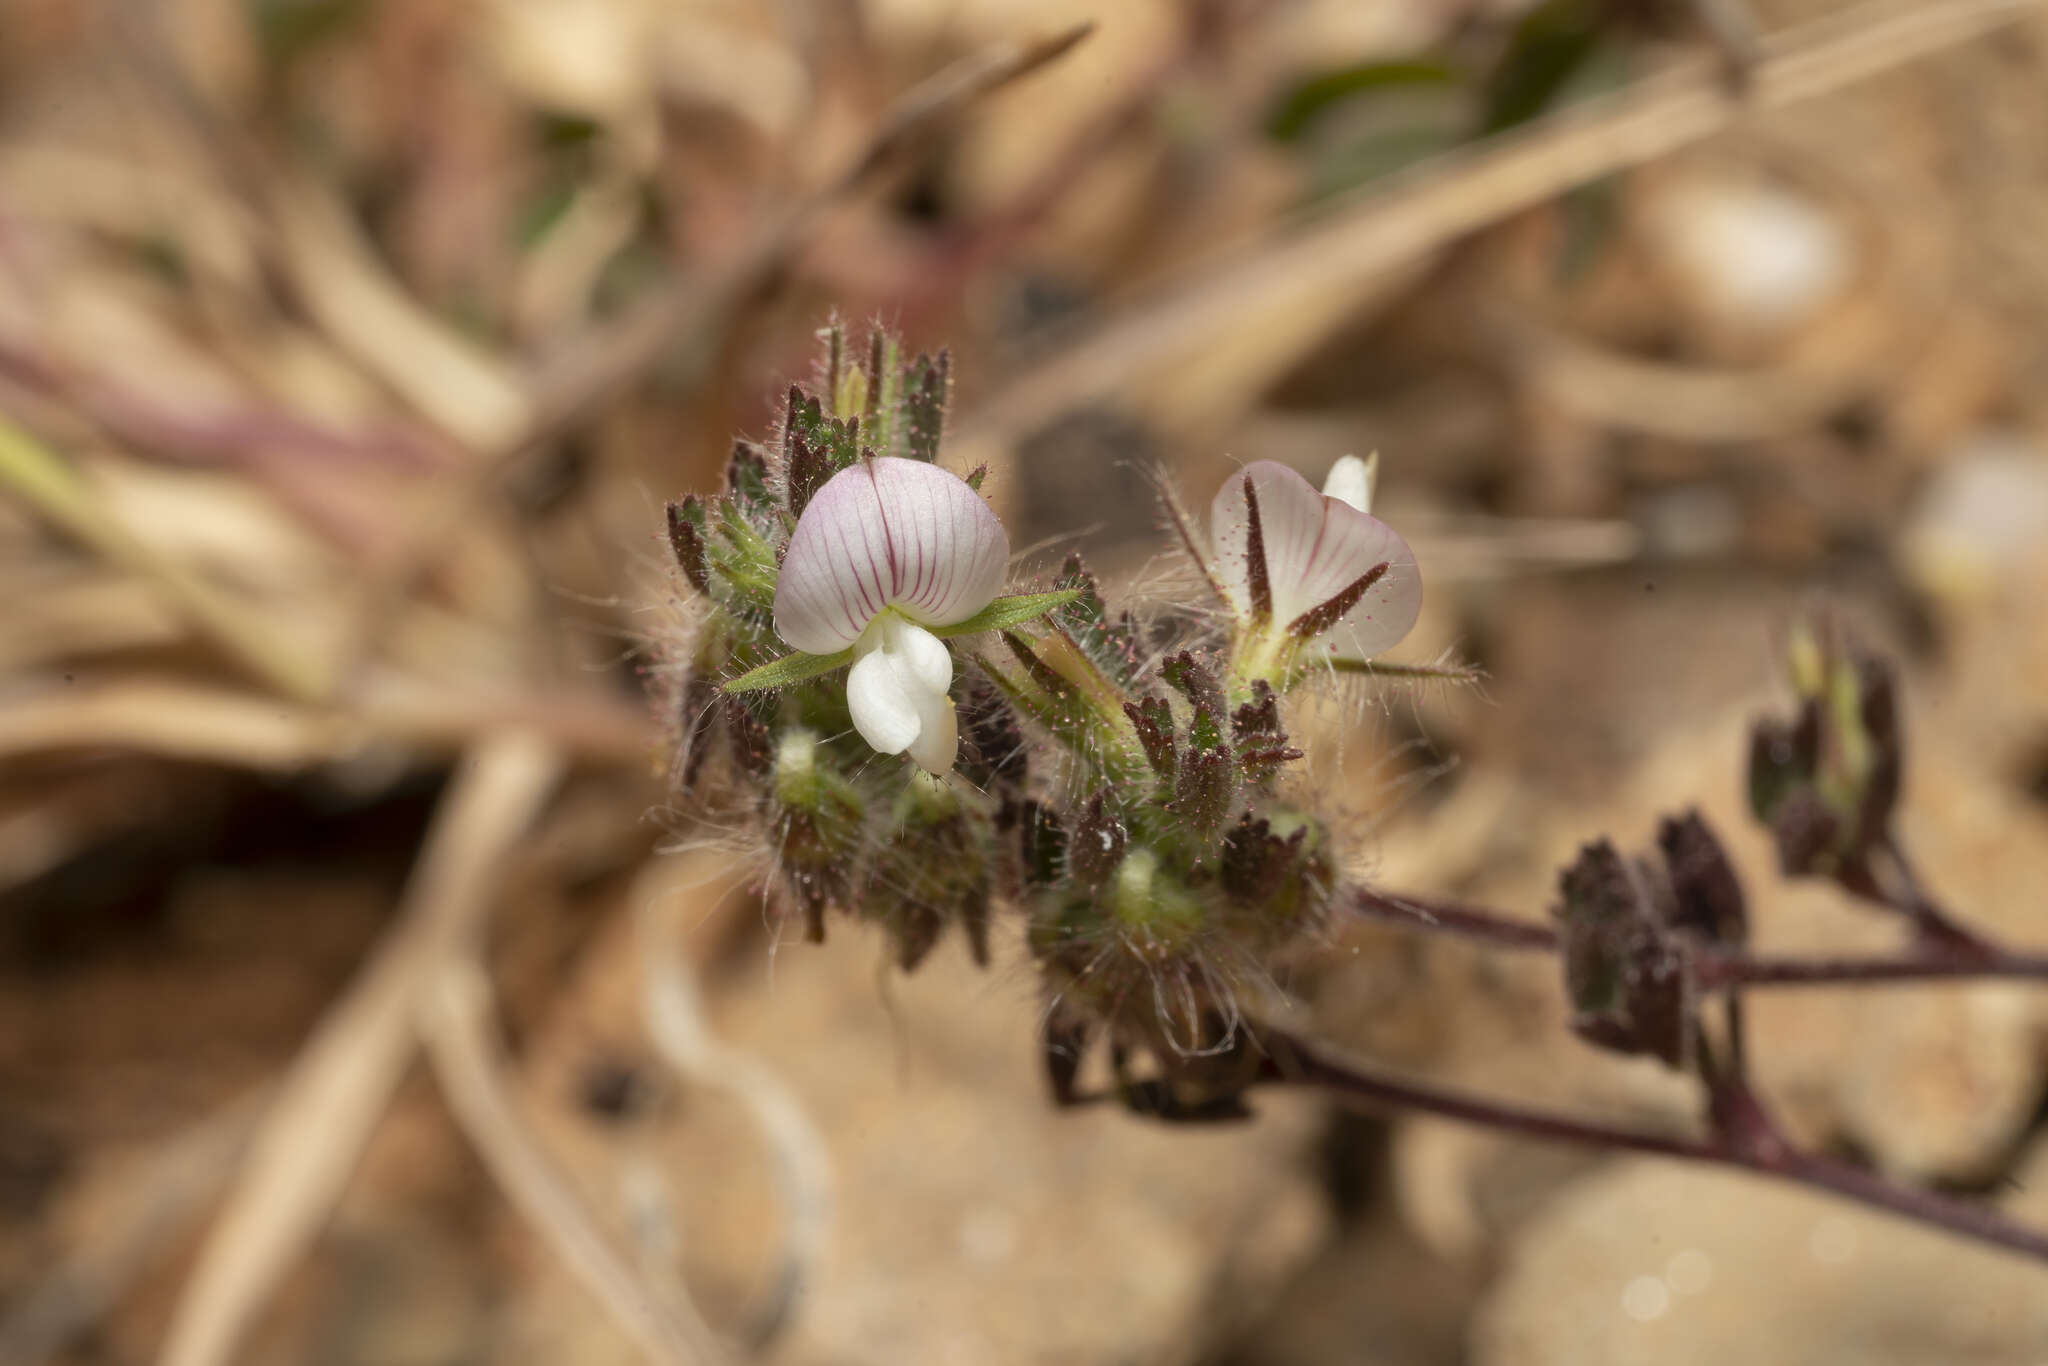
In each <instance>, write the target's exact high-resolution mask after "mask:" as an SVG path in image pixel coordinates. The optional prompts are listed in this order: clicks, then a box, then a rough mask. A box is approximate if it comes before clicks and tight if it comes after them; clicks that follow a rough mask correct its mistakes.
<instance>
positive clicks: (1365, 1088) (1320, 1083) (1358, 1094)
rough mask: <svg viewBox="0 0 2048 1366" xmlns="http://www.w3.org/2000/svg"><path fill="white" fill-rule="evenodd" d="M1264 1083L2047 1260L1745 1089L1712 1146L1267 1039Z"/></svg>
mask: <svg viewBox="0 0 2048 1366" xmlns="http://www.w3.org/2000/svg"><path fill="white" fill-rule="evenodd" d="M1261 1037H1262V1039H1263V1041H1264V1043H1265V1045H1266V1047H1267V1050H1268V1060H1267V1072H1266V1076H1265V1077H1264V1078H1263V1080H1265V1081H1267V1082H1268V1083H1272V1084H1280V1085H1293V1086H1308V1087H1314V1088H1316V1089H1318V1090H1322V1091H1328V1092H1331V1093H1333V1094H1336V1095H1339V1096H1342V1097H1345V1098H1346V1099H1349V1100H1354V1101H1358V1102H1362V1103H1364V1104H1367V1105H1384V1106H1390V1107H1398V1108H1401V1109H1405V1110H1419V1111H1422V1112H1424V1113H1426V1114H1434V1115H1442V1116H1443V1117H1445V1118H1446V1119H1455V1120H1460V1121H1462V1122H1464V1123H1467V1124H1477V1125H1481V1126H1483V1127H1486V1128H1489V1129H1496V1130H1499V1131H1501V1132H1503V1133H1512V1134H1519V1135H1521V1136H1522V1137H1524V1138H1532V1139H1536V1140H1538V1141H1541V1142H1546V1143H1571V1144H1577V1145H1580V1146H1584V1147H1597V1148H1607V1149H1616V1150H1621V1151H1625V1152H1638V1153H1648V1154H1651V1155H1653V1156H1656V1157H1670V1158H1677V1159H1680V1160H1682V1161H1687V1162H1702V1163H1708V1164H1711V1165H1714V1166H1720V1167H1732V1168H1736V1169H1739V1170H1742V1171H1750V1172H1755V1173H1757V1174H1758V1175H1761V1176H1769V1177H1775V1178H1776V1179H1778V1180H1780V1181H1786V1182H1790V1183H1792V1184H1794V1185H1801V1186H1808V1187H1813V1188H1818V1189H1821V1190H1826V1191H1830V1192H1832V1193H1834V1194H1836V1195H1839V1196H1841V1197H1843V1198H1845V1199H1848V1200H1853V1201H1855V1202H1856V1203H1858V1204H1862V1205H1867V1206H1870V1207H1871V1208H1873V1209H1880V1210H1884V1211H1885V1212H1887V1213H1889V1214H1895V1215H1898V1216H1900V1217H1901V1218H1906V1219H1911V1220H1913V1221H1914V1222H1916V1223H1921V1224H1925V1225H1927V1226H1929V1227H1931V1228H1938V1229H1942V1230H1944V1231H1945V1232H1948V1233H1952V1234H1955V1235H1956V1236H1958V1237H1962V1238H1970V1239H1974V1240H1976V1241H1978V1242H1982V1243H1990V1244H1993V1245H1996V1246H1998V1247H2003V1248H2009V1249H2011V1250H2013V1251H2015V1252H2021V1253H2024V1254H2026V1255H2027V1256H2030V1257H2033V1258H2035V1259H2037V1260H2040V1261H2048V1233H2043V1232H2041V1231H2040V1230H2037V1229H2032V1228H2028V1227H2027V1226H2026V1225H2024V1224H2020V1223H2017V1222H2015V1221H2013V1220H2011V1219H2008V1218H2006V1217H2005V1216H2004V1215H2002V1214H2000V1213H1999V1212H1998V1211H1997V1210H1994V1209H1990V1208H1987V1207H1985V1206H1983V1205H1977V1204H1971V1203H1969V1202H1966V1201H1963V1200H1958V1199H1954V1198H1951V1197H1949V1196H1945V1195H1939V1194H1936V1193H1935V1192H1933V1191H1927V1190H1919V1189H1916V1188H1913V1187H1907V1186H1895V1185H1893V1184H1892V1183H1891V1182H1889V1181H1886V1180H1885V1179H1884V1178H1882V1177H1880V1176H1877V1175H1875V1174H1873V1173H1871V1172H1869V1171H1867V1170H1865V1169H1863V1168H1861V1167H1853V1166H1850V1165H1849V1164H1847V1163H1845V1162H1838V1161H1835V1160H1833V1159H1831V1158H1825V1157H1818V1156H1815V1155H1814V1154H1811V1153H1806V1152H1802V1151H1800V1150H1799V1149H1797V1148H1794V1147H1792V1146H1791V1145H1790V1144H1789V1143H1786V1142H1785V1141H1784V1140H1783V1139H1782V1138H1780V1137H1779V1135H1778V1133H1777V1130H1776V1127H1775V1126H1774V1125H1773V1124H1771V1122H1770V1120H1769V1117H1768V1116H1767V1115H1766V1114H1765V1113H1764V1111H1763V1110H1762V1107H1761V1106H1760V1105H1758V1104H1756V1102H1755V1099H1754V1097H1753V1096H1751V1095H1750V1093H1749V1092H1748V1091H1747V1090H1746V1088H1745V1089H1742V1090H1740V1091H1739V1092H1738V1093H1736V1094H1734V1095H1733V1096H1732V1097H1730V1098H1727V1099H1728V1103H1724V1104H1717V1105H1716V1106H1715V1107H1714V1110H1715V1113H1716V1115H1717V1116H1718V1117H1719V1118H1718V1119H1717V1132H1716V1133H1714V1134H1712V1135H1710V1136H1709V1137H1707V1138H1689V1137H1685V1136H1682V1135H1674V1134H1659V1133H1648V1132H1644V1131H1642V1130H1637V1129H1629V1128H1624V1127H1621V1126H1619V1125H1614V1124H1608V1123H1604V1122H1602V1121H1599V1120H1591V1119H1580V1118H1577V1117H1574V1116H1571V1115H1562V1114H1557V1113H1555V1112H1553V1111H1548V1110H1537V1109H1524V1108H1523V1107H1521V1106H1519V1105H1514V1104H1510V1103H1506V1102H1501V1101H1495V1100H1486V1099H1482V1098H1479V1097H1475V1096H1468V1095H1461V1094H1459V1093H1458V1092H1455V1091H1449V1090H1444V1089H1441V1088H1438V1087H1434V1086H1426V1085H1423V1084H1421V1083H1417V1082H1411V1081H1406V1080H1401V1079H1396V1078H1393V1077H1388V1076H1382V1075H1380V1074H1378V1073H1375V1072H1372V1071H1370V1070H1368V1069H1365V1068H1362V1067H1359V1066H1357V1065H1356V1064H1353V1063H1350V1062H1346V1061H1342V1060H1339V1059H1337V1058H1334V1057H1331V1056H1330V1055H1328V1054H1325V1053H1323V1052H1321V1051H1320V1050H1318V1049H1316V1048H1315V1047H1313V1046H1312V1045H1310V1044H1307V1043H1304V1042H1303V1041H1301V1040H1300V1039H1297V1038H1294V1037H1292V1036H1290V1035H1286V1034H1281V1033H1278V1032H1273V1031H1268V1032H1266V1033H1264V1034H1263V1035H1262V1036H1261Z"/></svg>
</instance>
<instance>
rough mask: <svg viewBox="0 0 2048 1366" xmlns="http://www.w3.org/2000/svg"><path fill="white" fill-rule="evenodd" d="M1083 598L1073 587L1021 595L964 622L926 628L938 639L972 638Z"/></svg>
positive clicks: (996, 601) (1006, 599)
mask: <svg viewBox="0 0 2048 1366" xmlns="http://www.w3.org/2000/svg"><path fill="white" fill-rule="evenodd" d="M1080 596H1081V593H1080V590H1079V589H1074V588H1066V589H1062V590H1060V591H1059V592H1057V593H1019V594H1018V595H1016V596H1015V597H1009V598H997V599H996V600H995V601H994V602H992V603H990V604H989V605H988V606H986V607H984V608H982V609H981V610H980V611H979V612H976V613H975V614H974V615H973V616H971V617H969V618H968V619H967V620H965V621H956V622H954V623H953V624H952V625H951V626H928V627H926V628H925V629H926V630H928V631H930V632H931V633H932V634H933V635H935V636H971V635H973V634H974V633H975V632H976V631H1001V630H1006V629H1008V628H1009V627H1012V626H1017V625H1020V624H1022V623H1024V622H1027V621H1030V620H1032V619H1033V618H1035V617H1042V616H1044V615H1045V614H1046V613H1047V612H1052V611H1056V610H1058V609H1059V608H1062V607H1065V606H1066V605H1067V604H1068V603H1070V602H1072V601H1073V600H1074V599H1076V598H1078V597H1080Z"/></svg>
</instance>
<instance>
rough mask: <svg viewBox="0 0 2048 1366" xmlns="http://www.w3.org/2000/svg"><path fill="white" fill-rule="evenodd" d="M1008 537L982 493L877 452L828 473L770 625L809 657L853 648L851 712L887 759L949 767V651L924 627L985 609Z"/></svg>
mask: <svg viewBox="0 0 2048 1366" xmlns="http://www.w3.org/2000/svg"><path fill="white" fill-rule="evenodd" d="M1009 558H1010V538H1009V536H1008V535H1007V534H1006V533H1005V532H1004V531H1003V524H1002V523H1001V522H999V521H997V520H996V515H995V513H993V512H991V511H990V510H989V506H988V504H987V503H984V502H983V501H982V500H981V495H980V494H978V493H976V492H975V491H974V490H973V489H971V488H969V487H968V486H967V483H966V481H965V480H963V479H961V478H960V477H959V476H958V475H954V474H949V473H947V472H946V471H945V470H942V469H940V468H939V467H938V466H937V465H931V464H927V463H925V462H924V461H922V460H903V459H898V458H896V457H893V456H882V457H877V458H875V459H871V460H863V461H862V462H861V463H859V464H857V465H853V466H849V467H848V468H846V469H843V470H841V471H840V472H839V473H838V474H835V475H833V476H832V478H831V479H829V480H827V481H826V483H825V486H824V487H823V488H821V489H819V490H818V491H817V493H816V494H815V495H814V496H813V497H812V498H811V501H810V503H809V504H808V505H807V506H806V507H805V508H804V512H803V516H802V517H800V518H798V519H797V524H796V531H795V533H794V534H793V535H791V537H790V539H789V550H788V553H787V554H786V555H785V556H784V557H783V561H782V572H781V575H780V577H779V578H778V579H777V581H776V585H775V631H776V634H777V635H779V636H781V637H782V638H783V640H784V641H786V642H788V643H789V645H790V646H792V647H793V648H795V649H798V650H802V651H804V652H805V653H807V654H820V655H822V654H833V653H836V652H838V651H840V650H845V649H849V648H850V649H851V650H852V651H853V655H854V660H853V668H852V669H851V670H850V671H848V673H847V678H846V704H847V710H848V711H849V712H851V713H852V716H853V725H854V729H856V730H858V731H859V732H860V734H861V738H862V739H864V740H866V741H867V742H868V743H869V744H870V745H872V746H874V747H875V749H876V750H878V751H880V752H881V753H883V754H902V753H905V752H908V753H909V755H910V757H911V759H912V760H914V761H915V762H916V763H917V764H918V765H919V766H920V767H922V768H924V769H926V770H928V771H930V772H932V773H945V772H947V771H949V770H950V769H951V768H952V767H953V760H954V759H955V758H956V757H957V756H958V754H959V748H960V743H959V738H960V732H959V725H958V722H957V720H956V718H955V716H954V713H953V702H952V699H951V698H950V697H949V696H948V695H947V693H948V690H949V689H950V688H951V686H952V683H953V656H952V653H951V652H950V651H949V650H948V649H947V648H946V646H945V645H944V644H943V643H942V642H941V641H940V640H939V639H938V637H936V636H934V635H933V634H932V633H931V632H930V631H929V630H927V629H925V628H926V627H931V626H951V625H954V624H955V623H958V622H962V621H965V620H966V619H967V618H969V617H971V616H973V615H974V614H975V613H976V612H979V611H980V610H981V609H982V608H984V607H986V606H988V604H989V602H990V601H991V600H992V599H993V598H994V597H995V596H996V593H997V591H998V590H999V589H1000V588H1001V587H1002V585H1003V573H1004V569H1005V567H1006V565H1007V564H1008V562H1009Z"/></svg>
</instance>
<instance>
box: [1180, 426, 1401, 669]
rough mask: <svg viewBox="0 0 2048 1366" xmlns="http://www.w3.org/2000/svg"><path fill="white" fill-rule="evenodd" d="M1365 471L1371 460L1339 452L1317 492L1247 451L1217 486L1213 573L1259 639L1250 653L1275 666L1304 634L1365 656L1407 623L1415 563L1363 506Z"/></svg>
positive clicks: (1370, 470) (1309, 640) (1305, 641)
mask: <svg viewBox="0 0 2048 1366" xmlns="http://www.w3.org/2000/svg"><path fill="white" fill-rule="evenodd" d="M1374 473H1375V468H1374V464H1373V463H1372V462H1367V461H1362V460H1360V459H1358V458H1357V457H1356V456H1349V455H1347V456H1345V457H1344V458H1343V459H1341V460H1339V461H1338V462H1337V463H1336V465H1335V466H1334V467H1332V469H1331V470H1330V476H1329V481H1328V483H1327V484H1326V485H1325V488H1324V492H1322V493H1318V492H1316V489H1315V486H1314V485H1313V484H1311V483H1309V482H1308V480H1306V479H1304V478H1302V477H1301V476H1300V475H1298V474H1296V473H1295V472H1294V471H1293V470H1291V469H1289V468H1287V466H1285V465H1281V464H1277V463H1275V462H1274V461H1271V460H1256V461H1253V462H1252V463H1251V464H1249V465H1247V466H1245V467H1244V469H1242V470H1240V471H1239V472H1238V473H1236V474H1234V475H1232V476H1231V477H1230V478H1229V479H1228V480H1226V481H1225V482H1224V485H1223V487H1222V488H1221V489H1219V490H1217V493H1216V500H1215V502H1214V503H1213V504H1211V506H1210V509H1209V528H1210V537H1211V539H1212V540H1213V541H1214V543H1215V548H1216V566H1215V570H1216V578H1217V580H1218V587H1220V588H1221V589H1222V591H1223V594H1224V596H1225V597H1226V598H1227V599H1228V600H1229V604H1230V606H1231V608H1232V609H1233V610H1234V611H1235V612H1236V613H1237V615H1238V616H1239V618H1240V619H1241V620H1244V621H1245V622H1247V623H1249V625H1250V628H1251V629H1250V631H1249V632H1248V633H1247V634H1248V636H1250V637H1253V638H1256V639H1257V640H1258V641H1260V642H1263V645H1262V646H1261V647H1259V648H1258V649H1255V650H1253V651H1251V652H1249V654H1250V656H1251V657H1252V658H1255V659H1258V660H1259V661H1260V662H1261V663H1274V662H1277V664H1278V666H1279V667H1282V668H1283V669H1284V667H1285V666H1286V664H1287V663H1288V662H1289V661H1291V659H1292V658H1293V654H1294V652H1295V651H1296V650H1298V649H1300V648H1301V647H1303V646H1307V645H1311V644H1312V645H1315V646H1317V647H1319V648H1320V649H1322V650H1323V651H1324V652H1325V653H1326V654H1328V655H1330V656H1332V657H1335V658H1341V659H1352V660H1365V659H1370V658H1372V657H1373V656H1374V655H1377V654H1380V653H1381V652H1383V651H1385V650H1388V649H1391V648H1392V647H1393V646H1395V645H1397V644H1399V643H1400V641H1401V639H1402V638H1403V637H1404V636H1406V635H1407V634H1408V632H1409V631H1410V630H1412V629H1413V628H1414V626H1415V620H1416V618H1417V617H1418V616H1420V615H1421V613H1422V573H1421V570H1420V569H1418V568H1417V567H1416V564H1415V553H1414V552H1413V551H1412V550H1410V549H1409V548H1408V542H1406V541H1405V540H1403V539H1402V538H1401V535H1400V533H1399V532H1397V531H1395V530H1394V529H1393V528H1392V527H1390V526H1388V525H1387V524H1386V523H1385V522H1382V521H1380V520H1379V519H1378V518H1377V517H1374V516H1373V515H1372V514H1371V513H1370V512H1368V511H1367V510H1366V509H1367V508H1369V507H1370V506H1371V503H1372V488H1373V482H1374V481H1373V476H1374ZM1275 633H1278V634H1275ZM1260 650H1266V651H1270V652H1271V658H1270V659H1268V658H1267V657H1266V656H1265V655H1263V654H1261V653H1260Z"/></svg>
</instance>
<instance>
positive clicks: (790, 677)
mask: <svg viewBox="0 0 2048 1366" xmlns="http://www.w3.org/2000/svg"><path fill="white" fill-rule="evenodd" d="M852 662H853V650H852V648H851V647H849V648H847V649H844V650H834V651H833V652H832V653H831V654H829V655H807V654H803V653H801V652H799V653H797V654H793V655H784V656H783V657H782V658H781V659H771V660H769V661H768V662H767V663H766V664H763V665H762V666H761V667H760V668H758V669H749V670H747V671H746V672H745V673H743V674H741V675H740V676H739V677H738V678H735V679H733V680H731V681H730V682H728V683H726V684H725V691H726V692H759V691H761V690H762V689H764V688H786V687H788V686H789V685H790V684H792V683H801V682H803V681H804V680H805V679H808V678H816V677H817V676H818V675H819V674H828V673H831V672H832V671H833V670H834V669H842V668H845V667H846V666H847V665H848V664H851V663H852Z"/></svg>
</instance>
